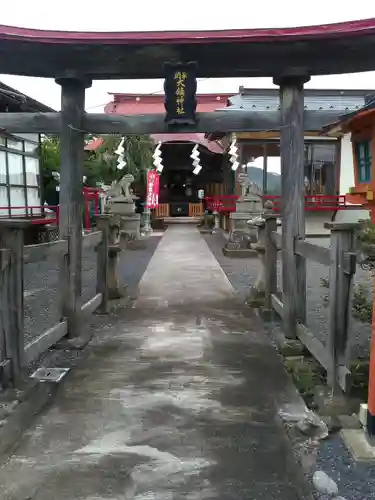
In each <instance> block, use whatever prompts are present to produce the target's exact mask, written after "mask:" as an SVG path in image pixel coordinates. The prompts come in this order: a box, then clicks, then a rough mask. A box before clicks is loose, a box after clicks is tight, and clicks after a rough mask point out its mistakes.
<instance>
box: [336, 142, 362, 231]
mask: <svg viewBox="0 0 375 500" xmlns="http://www.w3.org/2000/svg"><path fill="white" fill-rule="evenodd" d="M353 164H354V159H353V149H352V143H351V140H350V134H345V135H344V136H343V137H342V138H341V156H340V195H344V194H348V192H349V189H350V188H351V187H353V186H354V185H355V182H354V168H353ZM369 217H370V215H369V211H368V210H338V211H337V213H336V217H335V221H336V222H357V221H359V220H363V219H368V218H369Z"/></svg>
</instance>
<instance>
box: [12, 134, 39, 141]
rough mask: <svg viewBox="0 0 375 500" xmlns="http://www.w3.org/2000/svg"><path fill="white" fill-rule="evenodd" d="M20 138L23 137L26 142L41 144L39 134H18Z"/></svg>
mask: <svg viewBox="0 0 375 500" xmlns="http://www.w3.org/2000/svg"><path fill="white" fill-rule="evenodd" d="M17 135H18V136H19V137H22V139H25V140H26V141H31V142H36V143H38V142H39V135H38V134H17Z"/></svg>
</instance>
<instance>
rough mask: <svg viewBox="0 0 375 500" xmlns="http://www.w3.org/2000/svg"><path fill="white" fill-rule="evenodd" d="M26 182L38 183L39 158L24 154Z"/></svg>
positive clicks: (33, 184)
mask: <svg viewBox="0 0 375 500" xmlns="http://www.w3.org/2000/svg"><path fill="white" fill-rule="evenodd" d="M25 170H26V184H27V185H28V186H37V185H38V175H39V160H38V159H37V158H31V157H29V156H25Z"/></svg>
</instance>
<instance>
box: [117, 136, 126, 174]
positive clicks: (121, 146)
mask: <svg viewBox="0 0 375 500" xmlns="http://www.w3.org/2000/svg"><path fill="white" fill-rule="evenodd" d="M124 142H125V137H123V138H122V139H121V141H120V144H119V145H118V146H117V149H116V151H115V155H117V157H118V158H117V170H122V169H123V168H124V167H126V161H125V157H124V152H125V149H124Z"/></svg>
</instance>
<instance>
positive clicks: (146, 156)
mask: <svg viewBox="0 0 375 500" xmlns="http://www.w3.org/2000/svg"><path fill="white" fill-rule="evenodd" d="M122 137H123V136H122V135H120V134H113V135H103V136H100V137H99V139H102V144H101V145H100V146H99V148H98V149H96V150H94V151H88V152H85V159H84V163H83V175H84V176H85V177H86V185H88V186H96V184H97V183H100V182H104V183H105V184H110V183H111V182H112V181H114V180H117V179H119V178H120V177H122V176H123V175H124V174H125V173H131V174H132V175H133V176H134V179H135V181H136V182H138V183H140V184H143V185H144V184H145V180H146V175H145V173H146V171H147V168H149V167H150V166H151V165H152V153H153V150H154V144H153V142H152V140H151V138H150V136H140V135H129V136H126V137H125V140H124V158H125V161H126V167H125V168H124V169H123V170H117V159H118V157H117V155H116V154H115V151H116V149H117V147H118V145H119V143H120V141H121V139H122ZM93 139H94V137H93V136H92V135H90V136H87V137H86V143H87V142H88V141H90V140H93ZM40 165H41V174H42V178H43V192H44V199H45V200H46V201H47V203H48V204H51V205H54V204H55V203H56V200H55V198H56V185H57V181H56V180H55V178H54V177H53V172H59V170H60V141H59V138H58V137H43V138H42V144H41V162H40ZM52 199H54V200H55V201H52Z"/></svg>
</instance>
